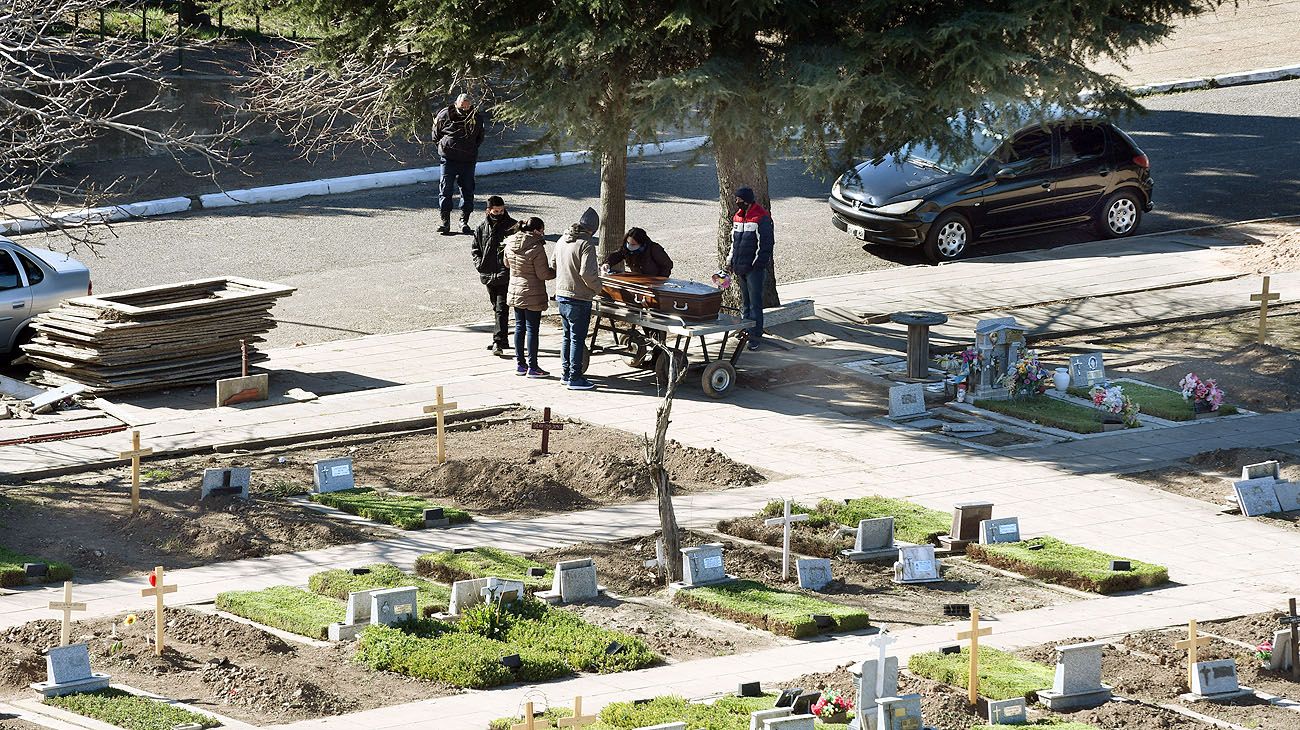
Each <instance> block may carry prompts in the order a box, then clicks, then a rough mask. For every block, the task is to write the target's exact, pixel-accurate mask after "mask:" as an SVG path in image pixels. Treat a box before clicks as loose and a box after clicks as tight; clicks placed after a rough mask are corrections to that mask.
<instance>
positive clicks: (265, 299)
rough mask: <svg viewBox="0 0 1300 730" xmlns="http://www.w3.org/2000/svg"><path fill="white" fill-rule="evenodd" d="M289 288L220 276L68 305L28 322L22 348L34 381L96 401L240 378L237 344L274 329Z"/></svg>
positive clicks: (253, 355)
mask: <svg viewBox="0 0 1300 730" xmlns="http://www.w3.org/2000/svg"><path fill="white" fill-rule="evenodd" d="M293 292H294V287H290V286H283V285H280V284H271V283H267V282H261V281H252V280H250V279H239V278H234V277H222V278H214V279H199V280H196V281H186V282H181V283H179V284H168V285H165V286H156V287H146V288H143V289H132V290H130V291H124V292H119V293H116V294H108V295H104V296H90V297H78V298H76V299H69V300H67V301H65V302H63V303H62V304H60V305H59V306H58V307H56V308H54V309H52V310H50V311H48V312H45V313H43V314H40V315H38V316H37V317H36V319H35V320H33V322H32V327H33V329H35V330H36V333H37V335H36V337H35V338H34V339H33V340H32V342H31V343H30V344H28V345H25V346H24V347H23V350H24V351H25V352H26V353H27V358H28V360H29V361H30V363H31V365H32V367H33V368H34V371H33V373H32V377H31V380H32V382H36V383H40V384H42V385H48V386H59V385H64V384H67V383H82V384H85V385H86V386H89V389H90V390H91V391H92V392H94V393H97V394H106V393H122V392H128V391H137V390H154V389H162V388H168V387H173V386H179V385H199V384H205V385H206V384H210V383H212V382H213V381H215V380H217V379H219V378H226V377H230V376H237V375H239V374H240V373H241V369H242V358H241V354H240V345H239V343H240V340H245V341H247V342H248V345H249V362H250V363H253V362H258V361H261V360H265V359H266V356H265V355H263V354H261V353H258V352H257V351H256V350H255V349H254V347H253V345H254V344H255V343H258V342H263V341H264V338H263V337H261V335H263V334H265V333H267V332H269V331H271V329H272V328H274V327H275V320H273V319H271V307H273V306H274V305H275V301H276V300H277V299H279V298H280V297H286V296H288V295H290V294H292V293H293Z"/></svg>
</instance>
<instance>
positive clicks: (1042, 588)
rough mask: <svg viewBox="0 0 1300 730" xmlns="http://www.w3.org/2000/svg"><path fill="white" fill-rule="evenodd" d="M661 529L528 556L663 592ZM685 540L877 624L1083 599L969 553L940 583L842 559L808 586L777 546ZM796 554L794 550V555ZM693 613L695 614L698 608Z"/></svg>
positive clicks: (733, 567) (752, 575)
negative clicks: (658, 548) (591, 566)
mask: <svg viewBox="0 0 1300 730" xmlns="http://www.w3.org/2000/svg"><path fill="white" fill-rule="evenodd" d="M656 537H657V535H655V536H648V537H643V538H630V539H626V540H618V541H615V542H608V543H583V544H579V545H571V546H569V547H565V548H559V549H554V550H546V551H543V552H538V553H533V554H531V555H529V557H530V558H532V559H533V560H536V561H537V562H539V563H543V564H548V565H549V564H553V563H555V562H557V561H560V560H572V559H576V558H587V557H590V558H593V559H594V560H595V563H596V574H597V576H599V579H600V583H601V585H604V586H606V587H608V588H609V589H610V590H611V591H613V592H614V593H616V594H619V595H626V596H652V595H653V596H658V595H659V593H660V591H661V590H662V589H663V586H662V583H661V582H660V581H659V580H658V579H657V578H656V577H655V575H654V574H653V573H652V572H651V571H650V570H649V569H648V568H646V567H645V561H646V560H650V559H653V558H654V556H655V547H654V546H655V538H656ZM681 540H682V545H683V546H684V547H685V546H691V545H701V544H704V543H708V542H720V543H722V544H723V545H724V554H723V560H724V561H725V566H726V570H727V573H729V574H731V575H734V576H736V577H737V578H740V579H743V580H754V581H759V582H762V583H766V584H768V585H770V586H773V587H778V588H783V589H786V590H792V591H797V592H802V593H806V594H808V595H809V596H813V597H817V598H822V599H825V600H827V601H830V602H832V603H837V604H841V605H844V606H850V607H854V608H862V609H865V610H866V611H867V612H868V613H869V614H870V615H871V622H872V623H873V624H881V623H885V624H889V625H891V626H892V625H895V624H901V625H908V626H924V625H929V624H941V623H946V622H948V621H952V620H954V619H953V618H952V617H951V616H945V615H944V611H943V609H944V605H945V604H949V603H967V604H970V605H972V606H977V607H978V608H979V609H980V612H981V613H982V614H984V615H986V616H992V615H996V614H998V613H1007V612H1010V611H1023V610H1027V609H1031V608H1040V607H1043V606H1051V605H1057V604H1062V603H1069V602H1072V601H1076V600H1080V599H1079V598H1078V597H1076V595H1075V594H1073V593H1069V592H1065V591H1061V590H1058V589H1056V588H1053V587H1051V586H1048V585H1044V584H1041V583H1037V582H1034V581H1030V580H1025V579H1023V578H1017V577H1010V576H1006V575H1003V574H1001V573H999V572H998V571H995V570H993V569H991V568H988V567H986V566H982V565H980V564H978V563H974V562H971V561H968V560H965V559H964V558H945V559H944V561H943V577H944V582H942V583H929V584H925V585H910V586H904V585H897V584H895V583H894V582H893V581H892V578H893V575H894V572H893V568H892V567H891V566H889V565H886V564H878V563H853V562H850V561H848V560H843V559H836V560H835V562H834V564H833V565H832V568H831V573H832V575H834V577H835V580H834V581H832V582H831V583H830V584H829V585H827V586H826V587H825V588H823V589H822V590H821V591H820V592H817V591H805V590H803V589H800V588H799V587H798V585H799V584H798V581H796V580H795V569H794V565H793V563H792V564H791V566H790V582H788V583H783V582H782V581H781V553H780V551H778V550H771V549H769V548H765V547H761V546H756V545H753V544H751V543H742V542H737V541H733V540H727V539H726V538H723V537H721V536H719V535H712V534H706V533H700V532H693V531H683V532H682V537H681ZM792 558H793V556H792ZM692 616H694V614H692Z"/></svg>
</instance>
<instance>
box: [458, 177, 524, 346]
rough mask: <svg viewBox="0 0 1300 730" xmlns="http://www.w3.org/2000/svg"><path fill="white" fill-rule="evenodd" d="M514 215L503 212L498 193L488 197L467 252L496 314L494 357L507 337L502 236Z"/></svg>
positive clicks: (507, 280) (507, 275)
mask: <svg viewBox="0 0 1300 730" xmlns="http://www.w3.org/2000/svg"><path fill="white" fill-rule="evenodd" d="M514 225H515V219H514V218H511V217H510V214H509V213H507V212H506V201H504V200H502V199H501V197H500V196H499V195H493V196H492V197H490V198H488V204H487V218H486V219H485V220H484V221H483V222H482V223H480V224H479V225H478V228H477V229H475V231H474V243H473V244H472V245H471V246H470V249H469V250H470V254H471V255H473V256H474V269H475V270H477V271H478V278H479V281H481V282H483V285H484V286H486V287H487V290H488V299H489V300H490V301H491V302H492V314H493V316H494V317H495V318H496V319H495V322H494V327H493V329H492V344H490V345H488V349H489V350H491V351H492V354H494V355H496V356H497V357H501V356H503V355H504V354H505V353H504V352H503V350H505V349H506V348H507V347H509V346H510V340H509V338H508V337H507V335H506V331H507V328H508V327H509V326H510V308H509V307H508V306H506V292H507V290H509V288H510V267H508V266H506V262H505V243H504V241H505V238H506V236H508V235H510V229H512V228H513V227H514Z"/></svg>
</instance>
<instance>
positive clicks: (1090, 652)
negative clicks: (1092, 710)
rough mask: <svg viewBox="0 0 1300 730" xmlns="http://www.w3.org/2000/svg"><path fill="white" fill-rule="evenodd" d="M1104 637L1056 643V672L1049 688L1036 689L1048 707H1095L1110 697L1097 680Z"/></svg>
mask: <svg viewBox="0 0 1300 730" xmlns="http://www.w3.org/2000/svg"><path fill="white" fill-rule="evenodd" d="M1105 646H1106V642H1104V641H1092V642H1088V643H1084V644H1067V645H1065V646H1058V647H1056V652H1057V658H1056V676H1055V679H1054V680H1053V681H1052V688H1051V689H1044V690H1039V691H1038V699H1039V701H1040V702H1042V703H1043V704H1044V705H1046V706H1047V708H1048V709H1050V710H1056V711H1061V712H1064V711H1069V710H1075V709H1086V708H1089V707H1096V706H1098V705H1101V704H1103V703H1105V702H1109V701H1110V691H1111V688H1110V687H1109V686H1108V685H1105V684H1102V682H1101V651H1102V648H1103V647H1105Z"/></svg>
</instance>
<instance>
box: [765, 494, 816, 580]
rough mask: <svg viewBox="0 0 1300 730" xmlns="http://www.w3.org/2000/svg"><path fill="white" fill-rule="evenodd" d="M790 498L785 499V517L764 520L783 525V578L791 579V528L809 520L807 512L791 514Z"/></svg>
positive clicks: (768, 522)
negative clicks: (797, 523) (795, 524)
mask: <svg viewBox="0 0 1300 730" xmlns="http://www.w3.org/2000/svg"><path fill="white" fill-rule="evenodd" d="M790 504H791V502H790V498H789V497H787V498H786V500H785V515H784V516H783V517H770V518H768V519H766V520H763V524H765V525H768V526H775V525H781V529H782V531H783V533H784V534H783V535H782V537H781V580H790V528H791V527H792V526H793V525H794V523H796V522H805V521H807V520H808V515H807V514H798V515H792V514H790Z"/></svg>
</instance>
